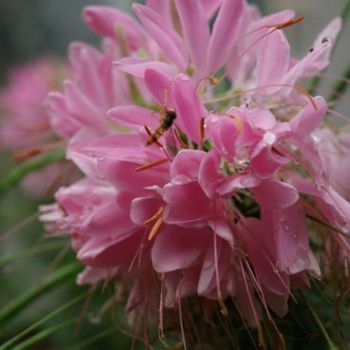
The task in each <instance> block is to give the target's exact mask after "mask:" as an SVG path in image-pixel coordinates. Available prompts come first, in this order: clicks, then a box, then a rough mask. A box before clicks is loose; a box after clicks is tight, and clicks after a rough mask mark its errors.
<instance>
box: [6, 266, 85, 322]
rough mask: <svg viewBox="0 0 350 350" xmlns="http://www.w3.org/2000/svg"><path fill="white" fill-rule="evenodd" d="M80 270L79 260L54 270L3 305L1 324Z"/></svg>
mask: <svg viewBox="0 0 350 350" xmlns="http://www.w3.org/2000/svg"><path fill="white" fill-rule="evenodd" d="M80 270H81V265H80V264H79V263H77V262H74V263H71V264H68V265H65V266H63V267H61V268H60V269H59V270H56V271H54V272H53V273H52V274H51V275H50V276H49V277H48V278H47V279H46V280H45V281H43V282H42V283H40V284H39V285H37V286H35V287H33V288H31V289H29V290H28V291H27V292H26V293H24V294H22V295H20V296H19V297H17V298H16V299H14V300H13V301H12V302H10V303H9V304H7V305H6V306H5V307H3V308H2V309H1V310H0V325H2V324H4V323H5V322H6V321H7V320H9V319H11V318H12V317H13V316H15V315H17V313H18V312H20V311H21V310H22V309H24V308H25V307H26V306H27V305H29V304H30V303H31V302H32V301H34V300H36V299H37V298H39V297H40V296H41V295H43V294H45V292H47V291H49V290H51V289H52V288H54V287H56V286H58V285H61V284H62V282H64V281H66V280H68V279H69V278H71V277H73V276H75V275H76V274H77V273H78V272H79V271H80Z"/></svg>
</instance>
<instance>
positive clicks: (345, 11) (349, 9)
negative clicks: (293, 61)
mask: <svg viewBox="0 0 350 350" xmlns="http://www.w3.org/2000/svg"><path fill="white" fill-rule="evenodd" d="M349 13H350V0H345V1H344V3H343V7H342V9H341V10H340V13H339V16H340V18H341V19H342V22H343V25H342V30H341V31H340V33H339V35H338V39H337V42H339V39H340V36H341V34H342V33H343V29H344V27H345V22H346V21H347V19H348V17H349ZM337 42H336V43H335V45H334V47H333V49H332V52H334V50H335V46H336V44H337ZM321 80H322V79H321V77H320V76H317V77H314V78H313V79H312V80H311V82H310V87H309V93H310V94H311V95H314V94H315V92H316V90H317V88H318V87H319V85H320V83H321Z"/></svg>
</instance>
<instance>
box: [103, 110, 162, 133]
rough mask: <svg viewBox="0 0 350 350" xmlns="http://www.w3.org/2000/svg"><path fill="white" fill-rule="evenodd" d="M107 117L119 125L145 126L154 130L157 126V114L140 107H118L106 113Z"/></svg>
mask: <svg viewBox="0 0 350 350" xmlns="http://www.w3.org/2000/svg"><path fill="white" fill-rule="evenodd" d="M108 117H109V118H110V119H111V120H113V121H115V122H116V123H118V124H120V125H125V126H130V127H140V126H142V127H143V126H144V125H147V126H149V127H151V128H156V127H157V126H158V125H159V118H158V116H157V113H155V112H153V111H151V110H149V109H147V108H144V107H140V106H135V105H130V106H118V107H115V108H112V109H110V110H109V111H108Z"/></svg>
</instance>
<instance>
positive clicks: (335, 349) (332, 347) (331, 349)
mask: <svg viewBox="0 0 350 350" xmlns="http://www.w3.org/2000/svg"><path fill="white" fill-rule="evenodd" d="M302 296H303V299H304V301H305V303H306V305H307V307H308V308H309V310H310V312H311V315H312V317H313V318H314V320H315V322H316V323H317V325H318V327H319V328H320V330H321V332H322V334H323V336H324V338H325V339H326V341H327V344H328V346H329V350H339V348H338V347H337V346H336V345H335V344H334V343H333V341H332V339H331V338H330V336H329V335H328V333H327V330H326V328H325V326H324V325H323V323H322V321H321V319H320V318H319V317H318V315H317V313H316V312H315V310H314V309H313V307H312V305H311V304H310V303H309V301H308V300H307V298H306V297H305V295H303V294H302Z"/></svg>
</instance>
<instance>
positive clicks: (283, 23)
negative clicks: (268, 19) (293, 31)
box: [236, 16, 304, 42]
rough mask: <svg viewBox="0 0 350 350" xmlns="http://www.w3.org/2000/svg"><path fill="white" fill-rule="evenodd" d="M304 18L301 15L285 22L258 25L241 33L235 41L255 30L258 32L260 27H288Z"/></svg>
mask: <svg viewBox="0 0 350 350" xmlns="http://www.w3.org/2000/svg"><path fill="white" fill-rule="evenodd" d="M303 19H304V17H303V16H297V17H295V18H291V19H288V20H287V21H285V22H281V23H277V24H270V25H268V24H267V25H264V26H262V27H258V28H255V29H253V30H251V31H250V32H247V33H244V34H243V35H241V36H240V37H239V38H238V39H237V41H236V42H238V41H240V40H242V39H244V38H245V37H246V36H248V35H250V34H254V33H256V32H258V31H259V30H261V29H266V28H273V29H283V28H287V27H290V26H292V25H294V24H297V23H299V22H301V21H302V20H303Z"/></svg>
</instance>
